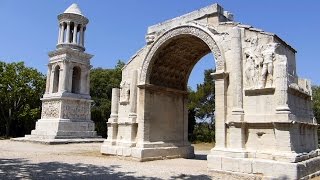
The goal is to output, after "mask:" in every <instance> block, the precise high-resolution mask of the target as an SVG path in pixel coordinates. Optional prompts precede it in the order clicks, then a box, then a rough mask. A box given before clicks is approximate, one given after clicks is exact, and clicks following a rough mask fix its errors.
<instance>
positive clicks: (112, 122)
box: [106, 88, 120, 145]
mask: <svg viewBox="0 0 320 180" xmlns="http://www.w3.org/2000/svg"><path fill="white" fill-rule="evenodd" d="M119 100H120V89H119V88H113V89H112V97H111V115H110V118H109V119H108V122H107V124H108V139H107V140H106V141H107V142H108V143H110V144H111V145H115V143H116V140H117V134H118V110H119Z"/></svg>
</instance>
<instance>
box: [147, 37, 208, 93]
mask: <svg viewBox="0 0 320 180" xmlns="http://www.w3.org/2000/svg"><path fill="white" fill-rule="evenodd" d="M210 52H211V50H210V48H209V46H208V45H207V44H206V43H205V42H204V41H202V40H201V39H200V38H198V37H196V36H193V35H179V36H176V37H174V38H172V39H170V40H168V42H166V43H165V44H163V45H162V46H161V47H160V48H159V50H158V51H157V52H156V53H155V55H154V57H153V62H154V63H153V65H152V69H151V73H150V81H149V82H150V84H152V85H156V86H161V87H167V88H172V89H177V90H182V91H186V90H187V84H188V79H189V75H190V73H191V71H192V69H193V67H194V66H195V64H196V63H197V62H198V61H199V60H200V59H201V58H202V57H204V56H205V55H207V54H209V53H210ZM212 60H213V59H212Z"/></svg>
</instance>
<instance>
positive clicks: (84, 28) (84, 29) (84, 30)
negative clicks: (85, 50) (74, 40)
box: [81, 26, 86, 47]
mask: <svg viewBox="0 0 320 180" xmlns="http://www.w3.org/2000/svg"><path fill="white" fill-rule="evenodd" d="M85 32H86V27H85V26H83V32H82V43H81V45H82V46H83V47H84V33H85Z"/></svg>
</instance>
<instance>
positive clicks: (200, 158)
mask: <svg viewBox="0 0 320 180" xmlns="http://www.w3.org/2000/svg"><path fill="white" fill-rule="evenodd" d="M194 159H196V160H202V161H206V160H207V154H195V156H194Z"/></svg>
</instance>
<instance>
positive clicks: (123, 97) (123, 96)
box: [120, 81, 130, 104]
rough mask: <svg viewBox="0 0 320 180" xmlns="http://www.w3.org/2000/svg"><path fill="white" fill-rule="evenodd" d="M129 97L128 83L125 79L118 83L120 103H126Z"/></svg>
mask: <svg viewBox="0 0 320 180" xmlns="http://www.w3.org/2000/svg"><path fill="white" fill-rule="evenodd" d="M129 99H130V84H129V83H128V82H126V81H122V82H121V83H120V104H128V103H129Z"/></svg>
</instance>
